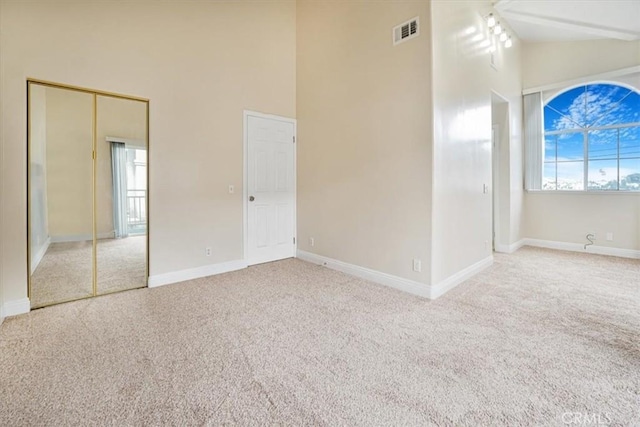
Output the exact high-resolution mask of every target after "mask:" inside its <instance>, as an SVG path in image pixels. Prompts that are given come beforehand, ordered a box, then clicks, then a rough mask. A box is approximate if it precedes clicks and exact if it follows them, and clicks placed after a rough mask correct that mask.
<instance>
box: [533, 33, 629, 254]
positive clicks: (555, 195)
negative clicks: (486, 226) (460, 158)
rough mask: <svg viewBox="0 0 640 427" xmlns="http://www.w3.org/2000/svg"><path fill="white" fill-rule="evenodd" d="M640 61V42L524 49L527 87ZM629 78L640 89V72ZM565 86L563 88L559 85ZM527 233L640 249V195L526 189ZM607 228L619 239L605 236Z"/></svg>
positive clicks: (535, 236)
mask: <svg viewBox="0 0 640 427" xmlns="http://www.w3.org/2000/svg"><path fill="white" fill-rule="evenodd" d="M638 65H640V42H624V41H613V40H591V41H579V42H555V43H552V42H547V43H527V44H525V45H524V48H523V81H524V86H525V88H534V87H539V86H545V85H553V84H555V83H561V82H566V81H571V80H574V79H579V78H583V77H588V76H590V75H595V74H602V73H606V72H609V71H614V70H618V69H622V68H628V67H633V66H638ZM624 81H625V82H626V83H629V84H632V85H633V86H635V87H636V88H638V89H640V78H639V77H638V75H636V76H633V77H626V78H625V79H624ZM558 90H561V89H558ZM525 208H526V226H525V236H526V237H528V238H532V239H541V240H549V241H554V242H563V243H579V244H584V243H586V239H585V236H586V234H588V233H592V232H595V233H597V240H596V243H595V244H596V245H598V246H605V247H610V248H619V249H629V250H640V226H639V222H640V194H593V193H591V194H584V193H563V192H549V193H545V192H527V193H526V195H525ZM607 232H613V233H614V240H613V241H607V240H606V239H605V237H606V234H605V233H607Z"/></svg>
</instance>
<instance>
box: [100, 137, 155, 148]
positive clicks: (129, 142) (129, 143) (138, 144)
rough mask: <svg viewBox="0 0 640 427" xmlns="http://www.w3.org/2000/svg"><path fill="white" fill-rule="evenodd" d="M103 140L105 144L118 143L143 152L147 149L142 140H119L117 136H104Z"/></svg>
mask: <svg viewBox="0 0 640 427" xmlns="http://www.w3.org/2000/svg"><path fill="white" fill-rule="evenodd" d="M104 140H105V141H106V142H119V143H122V144H124V145H125V146H129V147H140V148H142V149H144V150H146V149H147V146H146V144H145V142H144V140H143V139H130V138H120V137H117V136H106V137H105V138H104Z"/></svg>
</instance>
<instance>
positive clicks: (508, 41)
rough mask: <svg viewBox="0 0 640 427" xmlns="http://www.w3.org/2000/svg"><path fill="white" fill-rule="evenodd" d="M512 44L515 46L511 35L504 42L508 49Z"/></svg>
mask: <svg viewBox="0 0 640 427" xmlns="http://www.w3.org/2000/svg"><path fill="white" fill-rule="evenodd" d="M511 46H513V42H512V41H511V36H509V38H508V39H507V41H506V42H504V47H506V48H507V49H508V48H510V47H511Z"/></svg>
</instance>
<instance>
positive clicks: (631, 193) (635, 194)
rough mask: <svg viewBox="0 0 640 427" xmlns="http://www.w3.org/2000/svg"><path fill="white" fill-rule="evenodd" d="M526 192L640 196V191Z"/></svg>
mask: <svg viewBox="0 0 640 427" xmlns="http://www.w3.org/2000/svg"><path fill="white" fill-rule="evenodd" d="M525 193H529V194H558V195H582V196H594V195H598V196H599V195H603V194H606V195H607V196H609V195H617V196H636V197H640V191H619V190H615V191H580V190H525Z"/></svg>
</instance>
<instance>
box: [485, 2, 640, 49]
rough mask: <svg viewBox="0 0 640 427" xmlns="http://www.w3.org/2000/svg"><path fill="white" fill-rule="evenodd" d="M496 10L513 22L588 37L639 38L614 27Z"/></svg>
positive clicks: (631, 39) (503, 9) (637, 34)
mask: <svg viewBox="0 0 640 427" xmlns="http://www.w3.org/2000/svg"><path fill="white" fill-rule="evenodd" d="M496 9H498V11H499V12H500V15H501V16H502V17H503V18H505V19H507V20H513V21H519V22H524V23H527V24H534V25H542V26H545V27H552V28H559V29H561V30H569V31H577V32H582V33H588V34H590V35H593V36H596V37H601V38H607V39H617V40H624V41H635V40H638V38H640V34H639V33H637V32H635V31H628V30H623V29H620V28H615V27H605V26H601V25H595V24H588V23H585V22H581V21H573V20H569V19H561V18H555V17H554V18H550V17H546V16H542V15H535V14H533V13H527V12H515V11H509V10H507V8H502V9H501V8H499V7H497V6H496Z"/></svg>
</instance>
